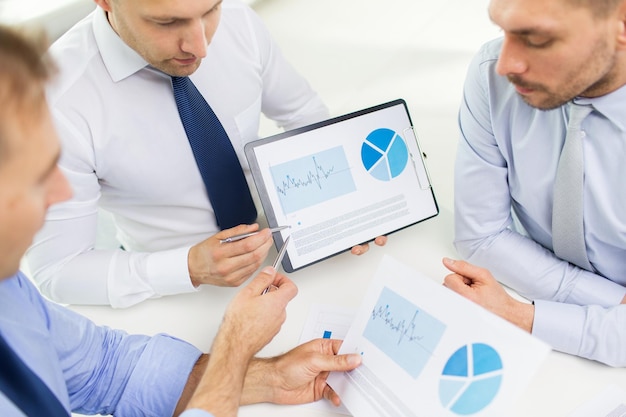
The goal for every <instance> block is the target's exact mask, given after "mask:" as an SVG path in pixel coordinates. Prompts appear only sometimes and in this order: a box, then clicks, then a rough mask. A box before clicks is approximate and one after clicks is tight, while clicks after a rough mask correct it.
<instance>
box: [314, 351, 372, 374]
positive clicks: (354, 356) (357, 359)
mask: <svg viewBox="0 0 626 417" xmlns="http://www.w3.org/2000/svg"><path fill="white" fill-rule="evenodd" d="M362 361H363V358H362V357H361V355H359V354H358V353H347V354H345V355H319V356H318V357H317V358H316V360H315V364H316V366H317V367H318V368H319V369H320V371H351V370H352V369H354V368H356V367H357V366H359V365H360V364H361V362H362Z"/></svg>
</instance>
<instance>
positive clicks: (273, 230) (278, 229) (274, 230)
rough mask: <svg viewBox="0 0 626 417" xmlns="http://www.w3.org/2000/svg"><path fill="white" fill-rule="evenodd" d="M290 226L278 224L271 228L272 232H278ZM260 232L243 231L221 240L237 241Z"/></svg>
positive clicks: (224, 241) (226, 241) (221, 241)
mask: <svg viewBox="0 0 626 417" xmlns="http://www.w3.org/2000/svg"><path fill="white" fill-rule="evenodd" d="M290 227H291V226H278V227H272V228H271V229H270V232H272V233H276V232H280V231H281V230H285V229H288V228H290ZM259 232H260V230H257V231H256V232H250V233H242V234H240V235H234V236H230V237H227V238H225V239H221V240H220V243H229V242H236V241H238V240H241V239H245V238H247V237H250V236H254V235H256V234H258V233H259Z"/></svg>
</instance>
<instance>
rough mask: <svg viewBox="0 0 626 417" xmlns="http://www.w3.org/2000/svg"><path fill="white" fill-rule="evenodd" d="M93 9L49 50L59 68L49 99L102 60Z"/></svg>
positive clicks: (68, 87)
mask: <svg viewBox="0 0 626 417" xmlns="http://www.w3.org/2000/svg"><path fill="white" fill-rule="evenodd" d="M93 15H94V13H93V12H92V13H91V14H89V15H88V16H87V17H85V18H84V19H83V20H81V21H80V22H78V23H77V24H76V25H74V26H73V27H72V28H71V29H69V30H68V31H67V32H66V33H65V34H63V35H62V36H61V37H60V38H59V39H58V40H57V41H56V42H54V43H53V44H52V45H51V46H50V48H49V50H48V54H49V56H50V58H51V60H52V62H53V65H54V66H55V68H56V69H57V73H56V76H55V77H54V79H53V80H52V82H51V83H50V84H49V87H48V99H49V100H50V101H52V102H54V101H55V100H56V98H57V97H59V96H62V95H63V93H64V92H65V91H67V90H68V89H70V88H71V87H72V86H73V85H74V84H76V83H77V82H78V81H79V80H80V79H81V78H82V77H83V75H84V74H85V72H86V71H87V69H88V68H89V67H90V66H92V65H93V62H94V60H95V61H101V58H100V54H99V51H98V45H97V43H96V41H95V37H94V34H93Z"/></svg>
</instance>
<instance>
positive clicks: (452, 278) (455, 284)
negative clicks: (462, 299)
mask: <svg viewBox="0 0 626 417" xmlns="http://www.w3.org/2000/svg"><path fill="white" fill-rule="evenodd" d="M470 283H471V282H467V280H466V279H465V278H464V277H462V276H460V275H458V274H450V275H448V276H446V277H445V278H444V280H443V285H444V287H447V288H449V289H451V290H452V291H454V292H457V293H459V294H464V293H465V292H466V291H467V290H468V285H470Z"/></svg>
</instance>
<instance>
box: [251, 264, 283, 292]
mask: <svg viewBox="0 0 626 417" xmlns="http://www.w3.org/2000/svg"><path fill="white" fill-rule="evenodd" d="M275 276H276V270H275V269H274V268H272V267H271V266H266V267H265V268H263V269H262V270H261V272H259V273H258V274H257V276H256V277H254V279H253V280H252V281H250V283H249V284H248V289H250V291H251V292H252V293H253V294H261V293H262V292H263V291H264V290H265V289H266V288H267V287H269V286H270V285H272V283H273V282H274V277H275Z"/></svg>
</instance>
